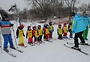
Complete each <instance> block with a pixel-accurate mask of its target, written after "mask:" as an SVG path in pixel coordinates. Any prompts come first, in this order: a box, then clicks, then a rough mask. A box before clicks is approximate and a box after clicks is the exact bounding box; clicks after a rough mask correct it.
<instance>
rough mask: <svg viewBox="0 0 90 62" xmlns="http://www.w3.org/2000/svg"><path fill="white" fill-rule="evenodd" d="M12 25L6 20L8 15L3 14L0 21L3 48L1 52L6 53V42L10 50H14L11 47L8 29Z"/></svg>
mask: <svg viewBox="0 0 90 62" xmlns="http://www.w3.org/2000/svg"><path fill="white" fill-rule="evenodd" d="M12 26H13V24H11V22H10V21H9V20H8V15H7V14H5V15H4V16H3V17H2V21H0V27H1V34H2V36H3V38H4V47H3V50H4V51H6V52H9V51H8V49H7V48H8V42H9V43H10V48H12V49H15V47H14V45H13V41H12V36H11V29H10V27H12Z"/></svg>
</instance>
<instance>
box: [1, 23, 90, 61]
mask: <svg viewBox="0 0 90 62" xmlns="http://www.w3.org/2000/svg"><path fill="white" fill-rule="evenodd" d="M12 23H14V24H15V25H14V30H15V31H16V28H17V26H18V24H17V23H16V22H12ZM23 24H24V25H25V28H24V33H26V30H27V26H28V25H31V26H33V25H36V26H37V25H38V24H39V23H35V22H33V23H31V22H26V23H23ZM40 25H42V26H43V24H40ZM89 32H90V31H89ZM14 34H15V33H13V31H12V36H13V35H14ZM68 35H69V34H68ZM13 37H14V36H13ZM89 37H90V34H89V35H88V41H86V42H88V43H90V38H89ZM53 38H54V39H56V38H57V25H54V33H53ZM13 40H14V38H13ZM24 40H25V45H26V46H27V48H23V47H19V46H18V49H20V50H23V51H24V52H23V53H19V52H17V51H15V50H12V49H10V48H8V49H9V51H10V53H13V54H15V55H17V57H16V58H13V57H11V56H9V55H8V54H7V53H5V52H4V51H2V53H0V62H90V55H89V56H86V55H84V54H82V53H80V52H78V51H75V50H72V49H69V48H67V47H64V45H63V44H65V43H66V42H67V41H68V42H73V39H71V40H58V39H57V40H53V42H45V41H44V42H45V43H42V44H40V45H35V46H30V45H28V44H27V39H26V38H25V39H24ZM0 41H1V40H0ZM2 42H3V38H2ZM13 42H14V44H15V41H13ZM17 42H18V39H17ZM70 46H73V44H72V45H70ZM15 47H16V45H15ZM80 48H81V49H82V50H83V51H85V52H87V53H89V54H90V46H80ZM0 52H1V48H0Z"/></svg>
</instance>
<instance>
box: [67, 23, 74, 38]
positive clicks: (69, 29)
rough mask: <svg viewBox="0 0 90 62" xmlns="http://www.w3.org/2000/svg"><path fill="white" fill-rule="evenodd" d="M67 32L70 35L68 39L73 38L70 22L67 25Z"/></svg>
mask: <svg viewBox="0 0 90 62" xmlns="http://www.w3.org/2000/svg"><path fill="white" fill-rule="evenodd" d="M68 31H69V33H70V35H69V37H70V38H73V33H72V22H70V23H69V25H68Z"/></svg>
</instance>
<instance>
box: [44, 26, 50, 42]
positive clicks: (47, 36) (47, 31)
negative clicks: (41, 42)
mask: <svg viewBox="0 0 90 62" xmlns="http://www.w3.org/2000/svg"><path fill="white" fill-rule="evenodd" d="M44 31H45V40H46V41H49V34H50V33H49V29H48V25H46V26H45V29H44Z"/></svg>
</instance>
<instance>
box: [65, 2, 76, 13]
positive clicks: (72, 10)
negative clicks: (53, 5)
mask: <svg viewBox="0 0 90 62" xmlns="http://www.w3.org/2000/svg"><path fill="white" fill-rule="evenodd" d="M64 2H65V3H66V4H67V5H68V7H70V11H71V12H74V8H75V4H76V3H77V0H64Z"/></svg>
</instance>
